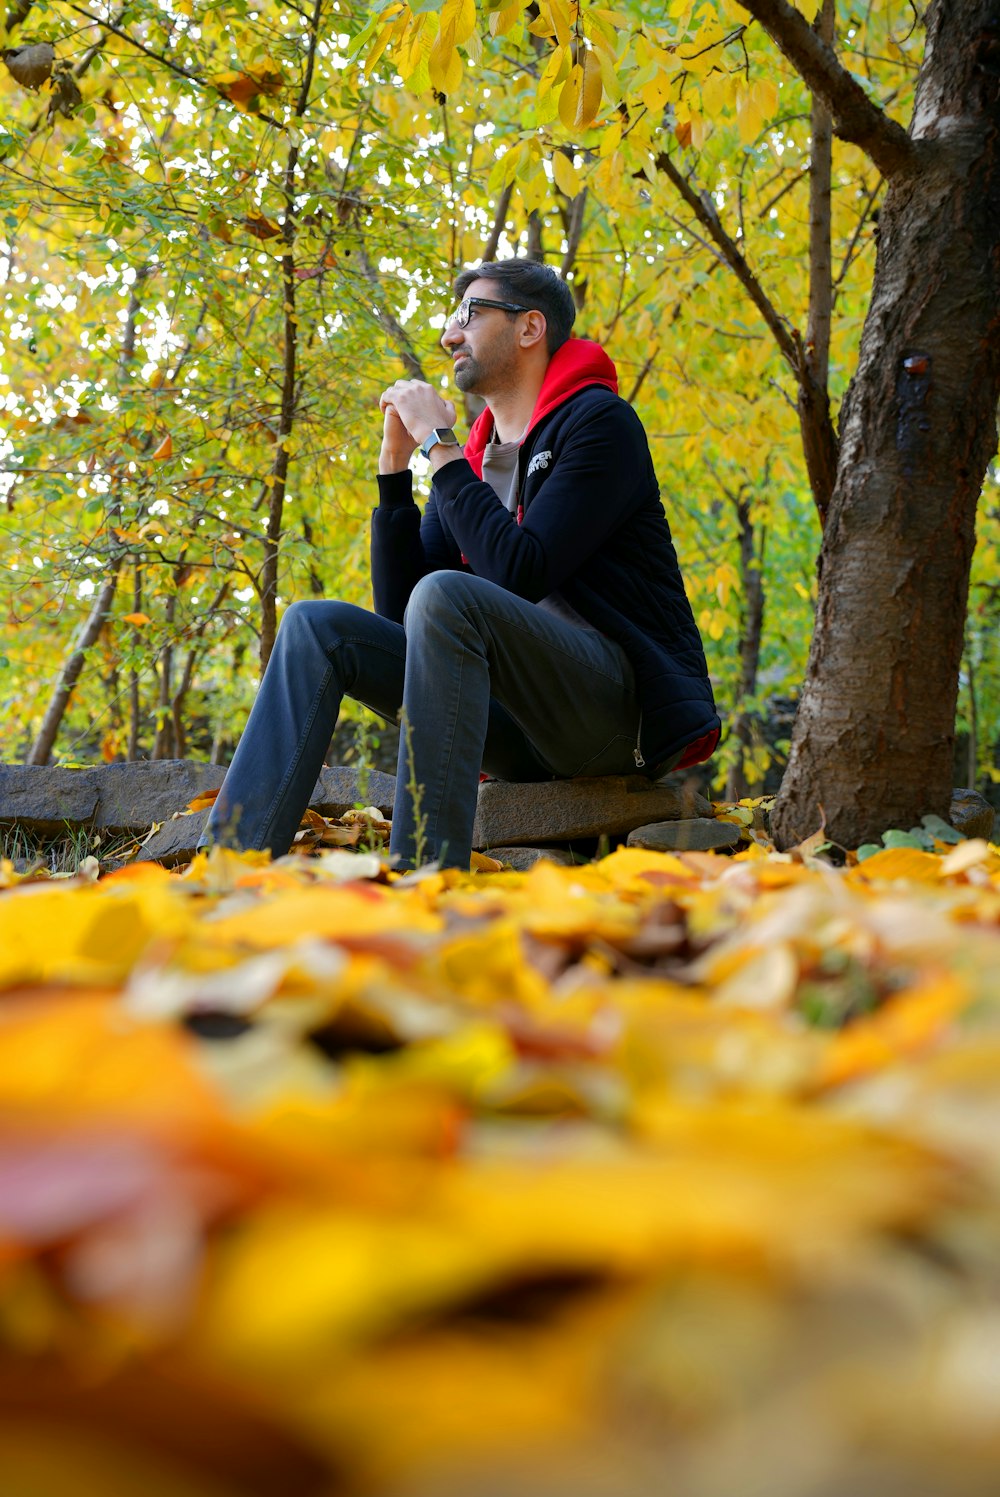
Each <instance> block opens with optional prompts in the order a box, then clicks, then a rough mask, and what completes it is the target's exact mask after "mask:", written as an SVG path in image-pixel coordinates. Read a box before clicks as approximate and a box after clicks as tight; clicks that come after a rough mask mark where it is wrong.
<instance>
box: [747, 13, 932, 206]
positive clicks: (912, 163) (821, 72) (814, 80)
mask: <svg viewBox="0 0 1000 1497" xmlns="http://www.w3.org/2000/svg"><path fill="white" fill-rule="evenodd" d="M740 4H741V6H742V7H743V9H744V10H748V11H749V12H750V14H751V15H752V16H753V17H754V19H755V20H757V21H759V22H760V24H761V25H762V26H763V28H764V30H765V31H766V32H767V34H768V36H769V37H770V38H771V40H772V41H773V42H774V43H775V45H776V46H777V47H779V48H780V50H781V51H782V52H783V53H784V55H785V56H786V57H787V58H788V61H789V62H790V63H791V64H792V66H793V67H794V68H795V69H796V71H797V72H798V73H799V74H800V75H801V77H802V79H803V81H804V82H805V83H806V85H807V86H808V87H809V88H810V89H811V90H812V92H813V93H814V94H818V95H819V97H820V98H821V99H822V100H823V101H824V103H825V104H826V105H827V107H828V109H829V110H830V113H831V114H832V116H833V127H834V131H835V132H836V134H837V135H839V137H840V139H841V140H847V141H850V142H851V143H852V144H853V145H856V146H860V148H861V150H863V151H864V152H865V154H866V155H867V156H869V157H870V158H871V159H872V161H874V163H875V165H876V166H877V167H878V169H879V171H880V172H881V173H882V175H883V176H885V177H897V176H901V175H903V174H904V173H911V172H913V171H915V170H916V168H917V164H918V161H919V159H920V156H921V152H920V150H919V149H918V147H917V146H916V144H915V143H914V141H912V140H911V139H910V137H909V135H908V134H907V133H906V131H905V130H904V129H903V127H902V125H900V124H899V123H897V121H896V120H894V119H891V118H890V117H889V115H887V114H885V113H884V112H883V111H882V110H881V109H879V107H878V105H877V104H873V103H872V101H871V99H869V97H868V95H867V94H866V93H865V91H864V89H863V88H862V87H861V85H860V83H858V82H857V81H856V79H854V78H853V77H852V76H851V74H850V73H849V72H848V71H847V69H846V68H845V67H843V66H842V65H841V64H840V63H839V62H838V61H837V59H836V57H835V56H834V54H833V52H832V51H831V49H830V48H829V47H828V46H827V44H826V43H825V42H824V41H823V40H822V39H821V38H820V37H819V36H817V34H816V32H815V31H814V30H813V28H812V27H811V26H810V24H809V22H808V21H807V20H806V18H805V16H804V15H803V14H802V12H801V11H799V10H797V9H796V8H795V6H794V5H789V3H788V0H740Z"/></svg>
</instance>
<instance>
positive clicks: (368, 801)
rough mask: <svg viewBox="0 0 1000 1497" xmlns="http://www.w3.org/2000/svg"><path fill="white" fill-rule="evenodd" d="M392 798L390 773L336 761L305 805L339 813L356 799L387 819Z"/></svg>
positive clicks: (324, 812)
mask: <svg viewBox="0 0 1000 1497" xmlns="http://www.w3.org/2000/svg"><path fill="white" fill-rule="evenodd" d="M395 798H396V776H395V775H394V774H382V773H381V771H380V770H377V769H372V770H369V771H368V773H367V774H362V773H361V772H360V771H358V770H357V769H348V768H346V767H344V766H343V765H337V766H336V767H335V768H333V769H321V770H320V773H319V779H318V780H317V781H316V788H315V789H314V791H313V793H312V798H311V800H310V801H309V808H310V810H312V811H318V812H319V814H320V815H321V816H343V814H344V812H345V811H350V810H351V808H352V807H353V806H356V805H358V803H359V802H360V803H361V804H362V805H364V806H366V807H367V806H377V807H378V809H379V811H380V812H381V813H382V815H383V816H385V817H386V818H387V819H391V817H392V804H393V801H394V800H395ZM174 809H175V810H176V809H177V807H176V806H175V807H174Z"/></svg>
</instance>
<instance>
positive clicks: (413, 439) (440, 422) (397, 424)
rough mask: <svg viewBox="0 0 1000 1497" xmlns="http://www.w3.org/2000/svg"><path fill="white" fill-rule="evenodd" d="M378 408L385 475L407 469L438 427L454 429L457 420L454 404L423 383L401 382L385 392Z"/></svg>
mask: <svg viewBox="0 0 1000 1497" xmlns="http://www.w3.org/2000/svg"><path fill="white" fill-rule="evenodd" d="M378 404H379V410H380V411H381V412H382V415H383V417H384V421H383V426H382V459H381V461H380V463H379V467H380V468H381V469H382V471H383V472H391V471H393V470H394V468H395V467H400V468H405V467H406V465H407V463H408V462H409V461H410V458H411V456H412V455H413V453H414V451H415V450H416V449H417V447H419V446H420V443H421V442H423V441H424V440H425V438H426V437H429V436H430V434H431V432H432V431H433V430H434V428H435V427H436V426H451V425H452V424H453V422H454V420H455V407H454V405H453V404H452V402H451V401H450V400H445V399H444V398H443V396H441V395H439V394H438V392H437V391H436V390H435V389H434V388H433V386H431V385H428V384H425V383H424V381H423V380H420V379H398V380H397V381H396V383H395V384H394V385H390V386H389V388H388V390H383V392H382V395H381V397H380V398H379V403H378ZM387 464H388V466H387Z"/></svg>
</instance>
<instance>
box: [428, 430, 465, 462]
mask: <svg viewBox="0 0 1000 1497" xmlns="http://www.w3.org/2000/svg"><path fill="white" fill-rule="evenodd" d="M439 442H440V444H441V445H442V446H443V447H457V446H458V445H459V441H458V438H457V437H456V435H455V433H454V432H453V431H452V429H451V427H450V426H435V428H434V430H433V431H431V432H428V434H427V436H426V437H424V440H423V441H422V442H421V444H420V451H421V452H422V453H423V455H424V457H430V455H431V449H432V448H433V447H436V446H437V445H438V443H439Z"/></svg>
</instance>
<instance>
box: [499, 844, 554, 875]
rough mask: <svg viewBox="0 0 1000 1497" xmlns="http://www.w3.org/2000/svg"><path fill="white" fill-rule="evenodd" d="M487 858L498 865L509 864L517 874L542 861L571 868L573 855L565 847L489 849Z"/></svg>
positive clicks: (525, 871)
mask: <svg viewBox="0 0 1000 1497" xmlns="http://www.w3.org/2000/svg"><path fill="white" fill-rule="evenodd" d="M488 856H489V857H491V858H496V859H497V861H498V862H500V863H509V864H510V866H511V867H512V868H513V869H515V870H516V871H517V872H518V873H527V871H528V869H529V868H534V866H535V864H536V863H540V862H542V860H543V859H546V860H547V861H548V862H550V863H558V864H559V865H560V866H561V867H563V868H571V867H572V866H573V854H572V853H571V852H569V851H568V850H567V849H566V848H565V847H491V848H490V850H489V853H488Z"/></svg>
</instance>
